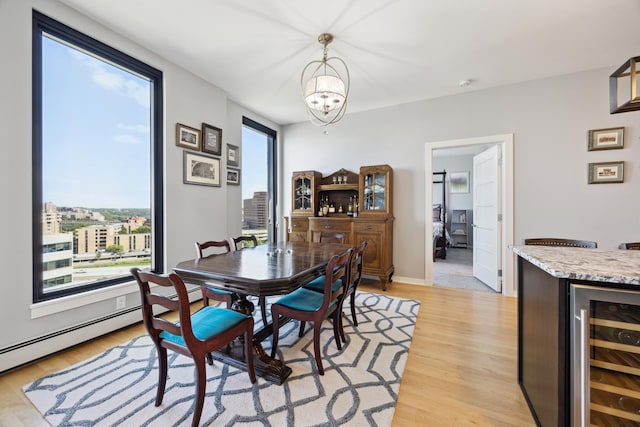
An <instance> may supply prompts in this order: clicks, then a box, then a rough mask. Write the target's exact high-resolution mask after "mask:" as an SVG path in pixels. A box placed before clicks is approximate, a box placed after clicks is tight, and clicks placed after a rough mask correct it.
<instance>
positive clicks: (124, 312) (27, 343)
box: [0, 288, 202, 375]
mask: <svg viewBox="0 0 640 427" xmlns="http://www.w3.org/2000/svg"><path fill="white" fill-rule="evenodd" d="M195 292H197V293H198V294H199V298H197V299H201V298H202V295H201V294H200V288H193V289H189V290H188V293H189V294H193V293H195ZM169 297H170V298H176V297H177V294H175V293H174V294H171V295H169ZM197 299H195V298H194V299H192V298H189V300H190V301H192V302H193V301H195V300H197ZM140 307H141V306H140V305H136V306H132V307H128V308H125V309H123V310H120V311H117V312H114V313H111V314H108V315H105V316H102V317H99V318H96V319H91V320H89V321H86V322H83V323H78V324H76V325H73V326H70V327H68V328H64V329H60V330H58V331H55V332H51V333H48V334H46V335H41V336H39V337H35V338H32V339H29V340H27V341H22V342H20V343H17V344H13V345H10V346H8V347H4V348H1V349H0V365H1V364H2V358H3V356H7V355H9V354H11V353H12V352H19V351H21V350H25V349H26V348H28V347H30V346H35V345H38V344H42V343H44V342H46V341H49V340H52V339H55V338H59V337H64V336H66V335H67V334H70V333H73V332H77V331H80V330H84V329H86V328H90V327H92V326H95V325H98V324H100V323H104V322H108V321H110V320H114V319H117V318H119V317H122V316H127V315H130V314H132V313H135V312H138V313H139V312H140ZM140 322H142V316H141V315H140V316H139V317H138V318H137V319H136V320H131V321H126V324H122V325H120V326H118V327H116V328H115V329H113V330H110V331H105V332H103V333H99V334H97V335H96V336H93V337H88V338H87V339H84V340H81V341H79V342H77V343H75V344H72V345H70V346H66V347H63V348H59V349H57V350H54V351H52V352H49V353H46V354H40V355H39V356H35V357H33V358H29V359H28V360H26V361H24V362H22V363H19V364H14V365H13V366H9V367H8V368H7V369H3V370H0V375H1V374H4V373H6V372H9V371H13V370H16V369H19V368H21V367H23V366H26V365H30V364H32V363H35V362H37V361H39V360H42V359H45V358H47V357H50V356H52V355H54V354H56V353H60V352H63V351H65V350H68V349H70V348H73V347H75V346H78V345H81V344H84V343H86V342H88V341H91V340H94V339H96V338H100V337H102V336H104V335H107V334H110V333H113V332H115V331H117V330H119V329H123V328H127V327H129V326H131V325H135V324H136V323H140Z"/></svg>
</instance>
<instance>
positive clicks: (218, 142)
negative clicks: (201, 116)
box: [202, 123, 222, 156]
mask: <svg viewBox="0 0 640 427" xmlns="http://www.w3.org/2000/svg"><path fill="white" fill-rule="evenodd" d="M202 152H204V153H209V154H213V155H215V156H219V155H220V153H221V152H222V129H220V128H217V127H215V126H211V125H208V124H206V123H203V124H202Z"/></svg>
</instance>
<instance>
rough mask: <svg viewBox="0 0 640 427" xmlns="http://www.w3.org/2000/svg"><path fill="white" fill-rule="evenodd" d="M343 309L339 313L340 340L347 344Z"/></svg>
mask: <svg viewBox="0 0 640 427" xmlns="http://www.w3.org/2000/svg"><path fill="white" fill-rule="evenodd" d="M342 317H343V316H342V309H341V310H340V311H339V312H338V322H339V323H338V327H339V328H340V329H339V331H340V338H341V339H342V342H347V337H346V336H345V335H344V322H343V321H342Z"/></svg>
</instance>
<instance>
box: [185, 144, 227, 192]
mask: <svg viewBox="0 0 640 427" xmlns="http://www.w3.org/2000/svg"><path fill="white" fill-rule="evenodd" d="M183 182H184V183H185V184H195V185H209V186H211V187H220V159H218V158H216V157H211V156H205V155H202V154H196V153H192V152H191V151H185V152H184V177H183Z"/></svg>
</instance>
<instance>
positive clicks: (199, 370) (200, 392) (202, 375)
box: [191, 354, 207, 427]
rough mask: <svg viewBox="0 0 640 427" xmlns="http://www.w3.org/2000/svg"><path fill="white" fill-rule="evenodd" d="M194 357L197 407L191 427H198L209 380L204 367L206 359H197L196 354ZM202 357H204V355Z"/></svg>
mask: <svg viewBox="0 0 640 427" xmlns="http://www.w3.org/2000/svg"><path fill="white" fill-rule="evenodd" d="M193 356H194V357H193V361H194V363H195V365H196V372H195V377H196V378H195V380H196V402H195V404H196V407H195V408H194V410H193V419H192V421H191V427H198V425H199V424H200V417H201V416H202V408H203V407H204V392H205V388H206V387H207V378H206V372H205V367H204V357H197V356H196V355H195V354H194V355H193ZM200 356H202V354H201V355H200Z"/></svg>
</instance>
